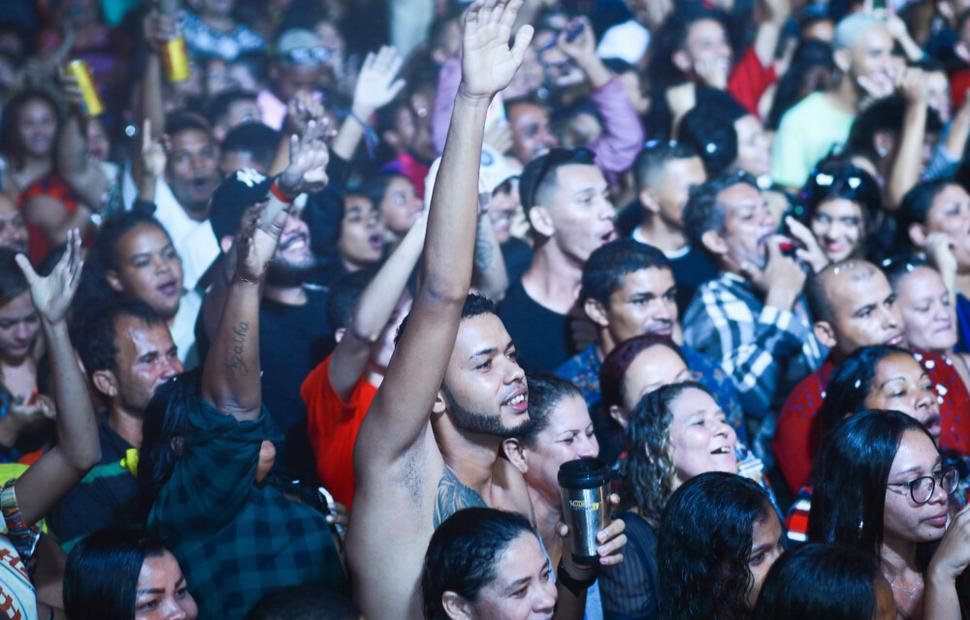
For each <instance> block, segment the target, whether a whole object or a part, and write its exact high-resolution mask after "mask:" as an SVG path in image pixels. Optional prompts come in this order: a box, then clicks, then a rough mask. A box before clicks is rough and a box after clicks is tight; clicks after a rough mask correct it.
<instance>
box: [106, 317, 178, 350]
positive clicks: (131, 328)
mask: <svg viewBox="0 0 970 620" xmlns="http://www.w3.org/2000/svg"><path fill="white" fill-rule="evenodd" d="M115 345H116V346H117V347H118V352H119V353H120V354H121V355H125V354H127V355H130V356H132V357H136V358H137V357H141V356H142V355H145V354H146V353H151V352H152V351H158V352H164V351H168V350H169V349H171V348H172V346H173V345H174V343H173V342H172V335H171V334H170V333H169V331H168V327H166V326H165V324H164V323H161V322H159V323H156V324H154V325H149V324H147V323H145V322H144V321H142V320H141V319H138V318H135V317H132V316H123V317H120V318H119V319H118V320H117V321H116V323H115Z"/></svg>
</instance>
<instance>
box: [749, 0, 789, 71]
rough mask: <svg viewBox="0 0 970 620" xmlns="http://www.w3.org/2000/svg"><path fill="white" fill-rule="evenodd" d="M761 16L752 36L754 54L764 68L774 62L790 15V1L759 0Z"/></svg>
mask: <svg viewBox="0 0 970 620" xmlns="http://www.w3.org/2000/svg"><path fill="white" fill-rule="evenodd" d="M760 4H761V10H762V16H761V20H759V23H758V30H757V32H756V33H755V36H754V53H755V54H756V55H757V56H758V60H760V61H761V64H762V65H763V66H765V67H770V66H771V65H772V64H773V63H774V61H775V50H776V49H777V48H778V40H779V39H780V38H781V31H782V30H783V29H784V27H785V22H786V21H788V17H789V15H791V0H761V3H760Z"/></svg>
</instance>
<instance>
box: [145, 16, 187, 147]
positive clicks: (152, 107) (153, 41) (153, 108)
mask: <svg viewBox="0 0 970 620" xmlns="http://www.w3.org/2000/svg"><path fill="white" fill-rule="evenodd" d="M143 28H144V32H145V45H146V47H147V48H148V59H147V61H146V63H145V75H144V76H142V80H141V91H140V92H139V95H138V118H139V120H144V119H146V118H147V119H149V120H151V122H152V129H153V130H154V132H155V133H154V135H153V136H152V137H153V138H156V137H159V136H161V135H162V134H164V133H165V104H164V94H163V89H164V85H163V84H164V77H163V76H162V46H164V45H165V43H166V42H167V41H170V40H172V39H174V38H175V37H177V36H178V24H176V23H175V19H174V18H172V17H169V16H167V15H162V14H161V13H159V12H158V11H152V12H150V13H149V14H148V15H146V16H145V19H144V21H143Z"/></svg>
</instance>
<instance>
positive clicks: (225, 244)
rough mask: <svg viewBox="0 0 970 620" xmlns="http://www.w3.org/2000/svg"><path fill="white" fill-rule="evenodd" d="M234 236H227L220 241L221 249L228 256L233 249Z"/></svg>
mask: <svg viewBox="0 0 970 620" xmlns="http://www.w3.org/2000/svg"><path fill="white" fill-rule="evenodd" d="M232 241H233V239H232V235H226V236H225V237H223V238H222V239H219V247H220V248H221V249H222V253H223V254H228V253H229V250H231V249H232Z"/></svg>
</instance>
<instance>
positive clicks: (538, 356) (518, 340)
mask: <svg viewBox="0 0 970 620" xmlns="http://www.w3.org/2000/svg"><path fill="white" fill-rule="evenodd" d="M498 314H499V317H500V318H501V319H502V322H503V323H505V329H507V330H508V332H509V335H510V336H512V342H513V343H514V344H515V350H516V352H518V355H519V364H520V365H521V366H522V368H524V369H525V370H527V371H529V372H552V371H554V370H555V369H557V368H559V366H560V365H562V363H563V362H565V361H566V360H567V359H569V358H570V357H572V355H573V354H574V353H575V351H574V350H573V348H574V346H573V342H572V338H571V336H570V331H569V316H568V315H565V314H558V313H556V312H553V311H552V310H550V309H548V308H546V307H545V306H541V305H539V304H538V303H537V302H536V301H535V300H534V299H532V298H531V297H529V295H528V294H527V293H526V292H525V289H524V288H522V281H521V280H519V281H518V282H516V283H515V284H514V285H513V286H512V288H510V289H509V292H508V293H507V294H506V295H505V300H504V301H503V302H502V305H501V306H499V311H498Z"/></svg>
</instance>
